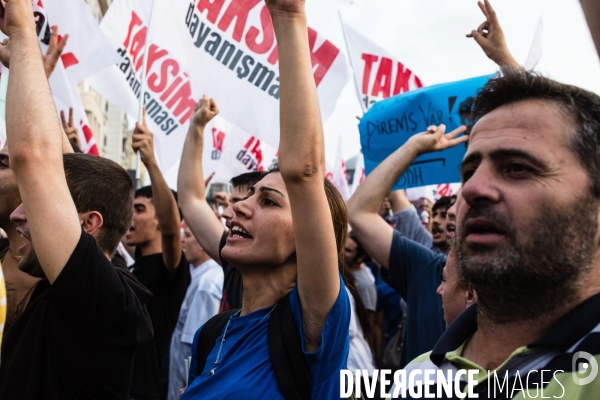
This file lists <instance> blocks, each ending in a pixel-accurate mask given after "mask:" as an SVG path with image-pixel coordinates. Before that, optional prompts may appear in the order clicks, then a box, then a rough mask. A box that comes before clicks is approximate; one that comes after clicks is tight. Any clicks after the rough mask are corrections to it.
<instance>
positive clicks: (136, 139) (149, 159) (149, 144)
mask: <svg viewBox="0 0 600 400" xmlns="http://www.w3.org/2000/svg"><path fill="white" fill-rule="evenodd" d="M131 147H132V148H133V151H135V152H137V151H139V152H140V156H141V159H142V162H143V163H144V165H146V167H148V165H150V164H156V158H155V156H154V135H153V134H152V132H150V130H149V129H148V125H146V108H144V116H143V119H142V123H141V124H140V123H139V122H138V123H137V124H135V130H134V131H133V136H132V143H131Z"/></svg>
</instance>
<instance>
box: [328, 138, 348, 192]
mask: <svg viewBox="0 0 600 400" xmlns="http://www.w3.org/2000/svg"><path fill="white" fill-rule="evenodd" d="M328 164H329V163H328ZM325 177H326V178H327V179H329V180H330V181H331V183H333V185H334V186H335V187H336V188H337V190H338V191H339V192H340V194H341V195H342V198H343V199H344V200H348V199H349V198H350V190H349V188H348V174H347V172H346V162H345V161H344V157H343V153H342V137H341V136H340V137H339V139H338V148H337V154H336V158H335V163H334V164H333V165H331V164H329V165H328V167H327V173H326V174H325Z"/></svg>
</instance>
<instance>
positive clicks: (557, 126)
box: [469, 100, 570, 147]
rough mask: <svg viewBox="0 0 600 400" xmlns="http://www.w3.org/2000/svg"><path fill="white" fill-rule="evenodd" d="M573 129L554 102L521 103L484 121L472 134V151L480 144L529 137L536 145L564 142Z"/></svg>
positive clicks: (491, 115)
mask: <svg viewBox="0 0 600 400" xmlns="http://www.w3.org/2000/svg"><path fill="white" fill-rule="evenodd" d="M569 128H570V120H569V116H568V115H567V113H566V112H565V111H564V110H563V109H562V108H561V107H560V106H559V105H557V104H555V103H554V102H550V101H543V100H526V101H520V102H517V103H511V104H506V105H503V106H501V107H498V108H496V109H495V110H493V111H491V112H489V113H488V114H486V115H484V116H483V117H481V119H479V121H477V122H476V123H475V125H474V126H473V129H472V130H471V134H470V137H469V147H471V145H472V144H473V143H474V142H476V141H477V140H482V139H493V138H500V139H510V138H524V135H527V134H530V135H531V137H530V138H529V139H533V140H536V141H544V140H547V139H558V138H564V137H565V135H567V134H568V133H569Z"/></svg>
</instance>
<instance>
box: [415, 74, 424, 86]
mask: <svg viewBox="0 0 600 400" xmlns="http://www.w3.org/2000/svg"><path fill="white" fill-rule="evenodd" d="M415 84H416V85H417V88H422V87H423V83H421V80H420V79H419V77H418V76H416V75H415Z"/></svg>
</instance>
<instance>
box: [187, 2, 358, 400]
mask: <svg viewBox="0 0 600 400" xmlns="http://www.w3.org/2000/svg"><path fill="white" fill-rule="evenodd" d="M266 4H267V7H268V9H269V11H270V13H271V18H272V21H273V27H274V29H275V34H276V37H277V42H278V46H279V68H280V81H281V86H280V95H281V117H280V118H281V121H280V124H281V139H280V145H279V168H278V169H277V170H274V171H271V172H270V173H268V174H266V176H265V177H264V178H263V179H262V180H261V181H260V182H258V183H257V184H255V185H254V186H253V187H252V188H251V189H250V191H249V192H248V195H247V197H246V199H245V200H243V201H240V202H238V203H236V204H235V205H234V212H235V216H234V218H233V219H232V221H231V230H230V232H229V236H228V238H227V242H226V244H225V246H224V247H223V249H222V252H221V256H222V258H224V259H225V260H227V261H228V262H229V263H231V264H232V265H234V266H235V267H236V268H238V269H239V271H240V272H241V274H242V280H243V287H244V294H243V301H242V308H241V309H240V310H239V311H237V312H235V313H234V314H233V315H231V316H230V317H229V318H228V320H227V323H226V325H225V327H224V328H223V330H222V331H221V335H220V337H219V338H218V339H217V340H216V341H215V342H214V343H210V346H211V348H212V350H211V351H210V353H209V354H208V357H207V358H206V360H205V364H204V368H203V369H202V370H201V371H198V370H199V368H198V364H197V361H198V360H197V359H196V352H197V347H198V337H199V336H200V331H198V333H197V334H196V336H195V339H194V345H193V348H192V364H191V369H190V371H191V373H190V378H191V379H190V382H189V386H188V388H187V390H186V391H185V392H184V394H183V397H182V399H203V400H206V399H223V398H229V399H242V398H243V399H282V398H283V395H282V393H281V391H280V389H279V386H278V380H277V378H276V375H275V371H274V368H273V365H272V363H271V358H270V355H269V342H268V336H269V330H268V326H269V319H270V318H271V317H272V314H271V313H272V312H273V310H274V309H275V307H276V306H277V304H278V303H279V302H281V301H284V298H286V296H288V295H289V303H290V307H291V311H292V314H293V320H294V322H295V325H296V326H295V329H296V330H297V332H298V335H299V337H300V338H301V340H300V342H301V343H300V346H301V349H300V350H301V352H302V355H303V357H304V360H305V361H306V365H307V366H308V370H309V374H310V393H311V397H312V398H314V399H333V398H336V397H339V393H340V373H339V371H340V370H341V369H345V368H346V360H347V357H348V347H349V344H348V341H349V339H348V329H349V324H350V303H349V300H348V295H347V294H346V290H345V288H344V283H343V280H342V278H341V276H340V274H339V271H338V267H339V263H340V262H341V261H340V260H342V257H341V253H342V249H343V246H344V243H345V241H346V236H347V226H348V219H347V212H346V207H345V204H344V201H343V200H342V198H341V196H340V195H339V193H338V192H337V191H336V189H335V188H334V187H333V186H332V185H331V183H329V182H328V181H326V180H325V178H324V177H325V147H324V138H323V127H322V123H321V117H320V113H319V103H318V99H317V91H316V87H315V81H314V77H313V69H312V65H311V58H310V53H309V43H308V35H307V22H306V14H305V10H304V0H267V1H266ZM198 108H199V109H198V110H197V111H196V112H200V113H206V114H211V113H213V114H214V113H216V112H217V109H216V104H215V103H214V101H212V100H210V99H207V98H206V97H205V99H203V101H202V102H201V103H200V105H199V107H198ZM202 362H204V361H202Z"/></svg>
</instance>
